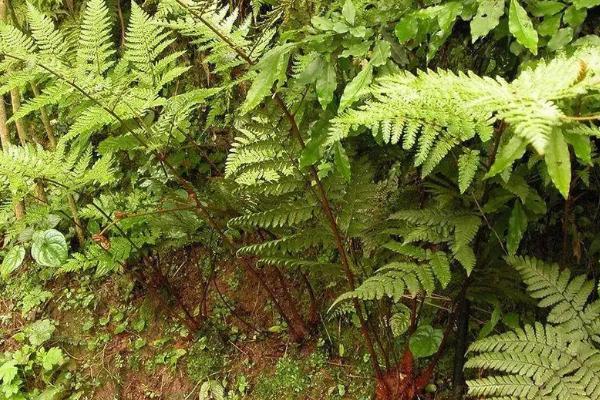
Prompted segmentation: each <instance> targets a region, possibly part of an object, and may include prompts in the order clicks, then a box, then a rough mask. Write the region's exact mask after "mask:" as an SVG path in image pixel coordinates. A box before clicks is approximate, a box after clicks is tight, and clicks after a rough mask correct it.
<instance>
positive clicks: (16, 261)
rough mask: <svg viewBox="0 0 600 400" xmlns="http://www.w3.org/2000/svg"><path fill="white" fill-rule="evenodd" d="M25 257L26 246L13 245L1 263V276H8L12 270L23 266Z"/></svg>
mask: <svg viewBox="0 0 600 400" xmlns="http://www.w3.org/2000/svg"><path fill="white" fill-rule="evenodd" d="M24 259H25V248H24V247H23V246H13V247H12V248H11V249H10V250H9V251H8V253H6V256H4V260H2V265H0V276H1V277H2V278H6V277H7V276H8V275H10V273H11V272H13V271H14V270H16V269H17V268H19V267H20V266H21V264H22V263H23V260H24Z"/></svg>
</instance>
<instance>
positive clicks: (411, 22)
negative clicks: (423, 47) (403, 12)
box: [394, 15, 419, 42]
mask: <svg viewBox="0 0 600 400" xmlns="http://www.w3.org/2000/svg"><path fill="white" fill-rule="evenodd" d="M394 31H395V32H396V37H397V38H398V40H399V41H400V42H407V41H409V40H411V39H414V38H415V37H416V36H417V33H418V32H419V20H418V19H417V17H416V16H414V15H407V16H405V17H402V19H401V20H400V22H398V23H397V24H396V28H395V30H394Z"/></svg>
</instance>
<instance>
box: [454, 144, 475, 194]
mask: <svg viewBox="0 0 600 400" xmlns="http://www.w3.org/2000/svg"><path fill="white" fill-rule="evenodd" d="M478 168H479V150H470V149H467V150H465V151H464V152H463V154H461V155H460V157H459V158H458V188H459V190H460V193H461V194H462V193H464V192H466V191H467V189H468V188H469V186H471V183H472V182H473V178H474V177H475V174H476V173H477V169H478Z"/></svg>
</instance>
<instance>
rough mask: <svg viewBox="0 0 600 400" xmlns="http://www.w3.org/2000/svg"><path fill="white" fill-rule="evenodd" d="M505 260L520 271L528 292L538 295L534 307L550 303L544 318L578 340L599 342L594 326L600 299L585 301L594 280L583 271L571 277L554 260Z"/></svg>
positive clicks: (524, 258) (596, 321) (533, 295)
mask: <svg viewBox="0 0 600 400" xmlns="http://www.w3.org/2000/svg"><path fill="white" fill-rule="evenodd" d="M508 262H509V264H511V265H512V266H513V267H514V268H515V269H516V270H517V271H519V273H520V274H521V278H522V279H523V282H525V284H526V285H527V291H528V293H529V295H530V296H531V297H533V298H534V299H539V303H538V307H541V308H548V307H551V310H550V312H549V314H548V322H550V323H552V324H555V325H557V326H560V327H562V328H563V329H565V331H566V332H567V333H568V334H569V335H571V336H578V337H580V339H581V340H594V341H596V342H600V337H599V336H598V334H599V333H600V332H598V331H597V330H596V327H597V324H598V322H599V321H600V316H599V315H600V301H599V300H596V301H593V302H591V303H588V300H589V298H590V296H591V294H592V292H593V291H594V288H595V284H594V282H592V281H589V280H587V279H586V277H585V276H584V275H579V276H576V277H574V278H571V272H570V271H569V270H568V269H565V270H562V271H561V270H560V268H559V266H558V265H557V264H552V265H551V264H546V263H544V262H542V261H540V260H537V259H535V258H528V257H511V258H509V259H508Z"/></svg>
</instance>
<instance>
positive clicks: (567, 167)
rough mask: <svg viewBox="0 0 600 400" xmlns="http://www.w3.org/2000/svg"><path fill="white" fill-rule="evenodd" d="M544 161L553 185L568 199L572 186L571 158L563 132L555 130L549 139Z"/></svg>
mask: <svg viewBox="0 0 600 400" xmlns="http://www.w3.org/2000/svg"><path fill="white" fill-rule="evenodd" d="M544 159H545V161H546V167H547V168H548V175H550V179H551V180H552V183H554V186H556V188H557V189H558V191H559V192H560V193H561V194H562V195H563V197H564V198H565V199H566V198H567V197H569V187H570V185H571V158H570V155H569V145H568V144H567V142H566V141H565V138H564V136H563V134H562V132H561V131H560V130H559V129H557V128H555V129H553V130H552V133H551V134H550V136H549V137H548V145H547V146H546V155H545V157H544Z"/></svg>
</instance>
